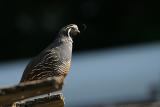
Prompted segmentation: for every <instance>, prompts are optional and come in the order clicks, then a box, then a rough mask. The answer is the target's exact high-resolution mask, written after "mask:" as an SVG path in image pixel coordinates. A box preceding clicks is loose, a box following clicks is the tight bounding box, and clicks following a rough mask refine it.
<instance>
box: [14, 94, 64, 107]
mask: <svg viewBox="0 0 160 107" xmlns="http://www.w3.org/2000/svg"><path fill="white" fill-rule="evenodd" d="M12 107H64V97H63V95H62V94H57V95H46V96H43V97H40V98H38V97H36V98H31V99H30V98H29V99H25V100H21V101H18V102H15V103H14V104H13V105H12Z"/></svg>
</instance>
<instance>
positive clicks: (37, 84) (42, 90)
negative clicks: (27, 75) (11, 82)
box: [0, 78, 61, 105]
mask: <svg viewBox="0 0 160 107" xmlns="http://www.w3.org/2000/svg"><path fill="white" fill-rule="evenodd" d="M58 90H61V88H60V89H58V88H57V87H56V83H55V81H54V80H53V79H52V78H48V79H45V80H38V81H32V82H26V83H20V84H18V85H15V86H10V87H8V88H2V89H0V105H6V104H12V103H13V102H16V101H18V100H22V99H26V98H29V97H33V96H37V95H42V94H46V93H50V92H53V91H58Z"/></svg>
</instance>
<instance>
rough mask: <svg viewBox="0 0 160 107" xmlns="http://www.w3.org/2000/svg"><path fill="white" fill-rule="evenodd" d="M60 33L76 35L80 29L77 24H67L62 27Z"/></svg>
mask: <svg viewBox="0 0 160 107" xmlns="http://www.w3.org/2000/svg"><path fill="white" fill-rule="evenodd" d="M60 33H61V34H63V35H66V36H70V37H73V36H76V35H78V34H80V31H79V29H78V26H77V25H75V24H69V25H67V26H65V27H63V28H62V29H61V31H60Z"/></svg>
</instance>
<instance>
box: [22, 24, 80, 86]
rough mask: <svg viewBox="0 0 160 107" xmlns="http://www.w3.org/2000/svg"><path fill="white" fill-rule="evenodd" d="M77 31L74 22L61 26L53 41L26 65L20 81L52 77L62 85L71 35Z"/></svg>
mask: <svg viewBox="0 0 160 107" xmlns="http://www.w3.org/2000/svg"><path fill="white" fill-rule="evenodd" d="M78 33H80V31H79V30H78V27H77V25H75V24H70V25H67V26H65V27H63V28H62V29H61V30H60V31H59V34H58V35H57V37H56V39H55V40H54V41H53V43H52V44H51V45H49V46H48V47H47V48H46V49H44V50H43V51H42V52H41V53H40V54H39V55H38V56H36V57H35V58H34V59H33V60H32V61H31V62H30V63H29V64H28V65H27V67H26V69H25V70H24V73H23V75H22V78H21V81H20V82H28V81H33V80H41V79H46V78H48V77H53V78H54V80H55V81H56V82H57V83H58V84H59V87H62V85H63V81H64V78H65V77H66V75H67V74H68V72H69V69H70V64H71V57H72V42H73V41H72V37H73V36H75V35H77V34H78Z"/></svg>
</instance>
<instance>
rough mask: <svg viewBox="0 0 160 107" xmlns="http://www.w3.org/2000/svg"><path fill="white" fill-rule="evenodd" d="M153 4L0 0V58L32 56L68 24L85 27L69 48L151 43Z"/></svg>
mask: <svg viewBox="0 0 160 107" xmlns="http://www.w3.org/2000/svg"><path fill="white" fill-rule="evenodd" d="M158 7H159V4H158V3H155V2H154V1H152V2H147V1H145V2H144V1H140V0H134V1H131V0H117V1H116V0H76V1H75V0H48V1H44V0H43V1H42V0H39V1H36V0H32V1H31V0H16V1H15V0H1V1H0V13H1V15H0V16H1V17H0V61H4V60H11V59H17V58H28V57H32V56H35V55H36V54H38V53H39V52H40V51H41V50H42V49H43V48H45V47H46V46H47V45H48V44H50V43H51V42H52V41H53V40H54V35H56V34H57V32H58V31H59V29H60V28H61V27H63V26H65V25H67V24H70V23H75V24H78V25H79V26H82V24H86V25H87V29H86V31H85V32H82V33H81V36H79V37H77V38H75V39H74V52H79V51H86V50H91V49H101V48H111V47H116V46H124V45H132V44H137V43H144V42H153V41H157V40H159V39H160V36H159V35H160V29H159V28H160V26H159V25H160V21H159V19H160V15H159V9H158Z"/></svg>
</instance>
